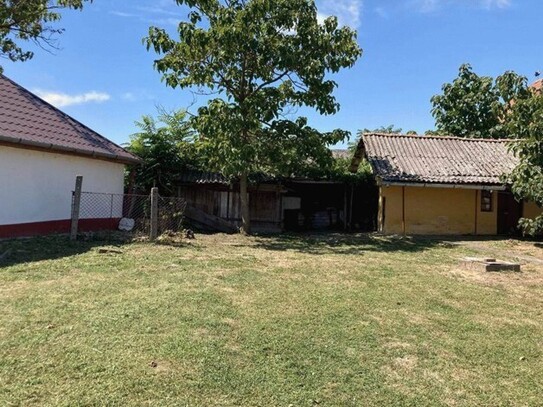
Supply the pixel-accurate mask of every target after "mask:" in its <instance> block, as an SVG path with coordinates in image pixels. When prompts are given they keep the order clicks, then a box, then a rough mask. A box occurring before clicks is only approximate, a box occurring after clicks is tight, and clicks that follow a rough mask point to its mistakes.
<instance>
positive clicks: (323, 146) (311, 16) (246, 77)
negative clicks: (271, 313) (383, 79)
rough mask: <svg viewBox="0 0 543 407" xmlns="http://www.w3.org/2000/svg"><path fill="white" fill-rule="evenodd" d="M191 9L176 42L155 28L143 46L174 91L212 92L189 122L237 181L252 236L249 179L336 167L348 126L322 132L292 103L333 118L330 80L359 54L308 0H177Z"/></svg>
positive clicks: (214, 165)
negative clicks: (337, 148)
mask: <svg viewBox="0 0 543 407" xmlns="http://www.w3.org/2000/svg"><path fill="white" fill-rule="evenodd" d="M176 2H177V4H179V5H184V6H188V7H189V8H190V10H191V11H190V13H189V15H188V19H187V20H186V21H182V22H180V24H179V26H178V34H179V38H177V39H174V38H172V37H171V36H170V35H169V34H168V33H167V32H166V30H164V29H161V28H157V27H151V28H150V30H149V36H148V37H147V38H146V39H145V41H146V44H147V48H148V49H151V48H152V49H153V50H154V51H155V52H157V53H158V54H159V55H160V58H159V59H157V60H156V61H155V68H156V69H157V70H158V71H159V72H161V73H162V75H163V80H164V81H165V82H166V84H167V85H168V86H171V87H173V88H177V87H179V88H189V89H194V88H198V89H206V90H207V91H209V92H210V93H211V94H212V95H213V96H212V98H211V100H209V101H208V103H207V105H206V106H203V107H200V108H199V109H198V114H197V115H196V116H195V117H193V118H192V120H191V122H192V124H193V126H194V128H195V129H196V130H197V131H198V133H199V134H200V136H199V137H200V139H199V141H200V142H201V143H202V146H203V147H204V150H205V151H206V152H207V155H208V157H209V159H208V165H209V166H210V168H211V169H214V170H217V171H220V172H222V173H223V174H225V175H226V176H236V177H239V179H240V194H241V195H240V196H241V202H242V220H243V230H244V231H246V232H249V230H250V223H249V210H248V201H247V193H246V192H247V175H248V174H249V173H251V172H266V173H271V174H278V175H288V174H289V173H292V172H295V171H296V170H297V169H299V168H300V166H305V165H308V164H316V165H320V166H323V167H326V166H330V165H332V163H333V160H332V156H331V153H330V151H329V149H328V146H330V145H333V144H336V143H337V142H339V141H341V140H343V139H345V137H346V136H347V135H348V133H347V132H345V131H342V130H334V131H330V132H325V133H321V132H319V131H318V130H316V129H314V128H313V127H311V126H309V124H308V121H307V119H306V118H304V117H296V118H295V117H293V116H294V115H293V114H292V111H291V109H293V108H294V109H296V108H298V107H301V106H308V107H311V108H315V109H316V110H317V111H318V112H319V113H321V114H334V113H336V112H337V111H338V110H339V104H338V103H337V101H336V99H335V97H334V96H333V91H334V89H335V88H336V86H337V84H336V83H335V82H334V81H333V80H332V79H330V77H329V76H328V75H329V74H330V73H336V72H338V71H339V70H340V69H342V68H348V67H351V66H353V64H354V63H355V62H356V60H357V59H358V58H359V56H360V55H361V52H362V51H361V49H360V47H359V46H358V44H357V42H356V32H355V31H354V30H352V29H351V28H348V27H340V26H339V25H338V21H337V19H336V18H335V17H328V18H326V19H325V20H324V21H323V22H322V23H319V20H318V18H317V9H316V6H315V3H314V1H313V0H227V1H219V0H176Z"/></svg>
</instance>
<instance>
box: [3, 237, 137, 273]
mask: <svg viewBox="0 0 543 407" xmlns="http://www.w3.org/2000/svg"><path fill="white" fill-rule="evenodd" d="M127 242H128V240H127V239H126V238H121V237H119V236H116V235H109V234H100V235H96V236H92V237H89V236H83V237H82V238H81V239H79V240H77V241H75V242H74V241H71V240H70V238H69V237H68V236H66V235H53V236H43V237H41V236H40V237H33V238H27V239H12V240H3V241H0V256H2V255H3V257H2V258H1V259H0V270H1V269H2V268H5V267H10V266H16V265H21V264H26V263H32V262H38V261H44V260H56V259H62V258H65V257H70V256H76V255H78V254H83V253H86V252H88V251H90V250H92V249H94V248H96V247H101V246H108V247H112V246H113V247H116V248H120V247H121V246H122V245H123V244H125V243H127Z"/></svg>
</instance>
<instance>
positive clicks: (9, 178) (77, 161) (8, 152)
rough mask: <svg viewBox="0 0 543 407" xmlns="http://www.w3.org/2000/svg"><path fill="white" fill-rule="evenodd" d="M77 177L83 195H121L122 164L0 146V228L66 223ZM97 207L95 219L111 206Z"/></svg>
mask: <svg viewBox="0 0 543 407" xmlns="http://www.w3.org/2000/svg"><path fill="white" fill-rule="evenodd" d="M77 175H82V176H83V191H91V192H102V193H110V194H122V193H123V185H124V181H123V178H124V166H123V165H122V164H118V163H114V162H110V161H103V160H97V159H91V158H84V157H76V156H71V155H65V154H56V153H49V152H41V151H33V150H26V149H22V148H13V147H6V146H0V225H13V224H20V223H33V222H46V221H54V220H64V219H69V218H70V214H71V194H72V191H73V189H74V185H75V177H76V176H77ZM100 205H101V206H103V207H104V208H102V209H99V213H102V212H103V213H104V214H103V215H99V216H96V217H101V216H104V217H105V216H106V212H107V216H109V214H110V211H111V205H107V204H104V203H102V204H100ZM101 206H99V207H100V208H101ZM115 206H116V207H117V206H118V205H115ZM106 207H107V208H106ZM114 210H115V211H118V210H119V209H118V208H117V209H114Z"/></svg>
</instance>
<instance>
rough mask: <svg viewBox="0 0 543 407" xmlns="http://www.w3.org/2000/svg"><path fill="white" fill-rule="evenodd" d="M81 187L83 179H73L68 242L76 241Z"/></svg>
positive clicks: (79, 176)
mask: <svg viewBox="0 0 543 407" xmlns="http://www.w3.org/2000/svg"><path fill="white" fill-rule="evenodd" d="M82 186H83V177H82V176H81V175H78V176H77V177H75V190H74V196H73V199H72V226H71V228H70V240H77V226H78V223H79V209H80V207H81V187H82Z"/></svg>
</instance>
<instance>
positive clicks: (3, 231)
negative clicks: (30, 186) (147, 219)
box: [0, 218, 120, 239]
mask: <svg viewBox="0 0 543 407" xmlns="http://www.w3.org/2000/svg"><path fill="white" fill-rule="evenodd" d="M119 221H120V218H119V219H80V220H79V228H78V229H79V232H97V231H100V230H116V229H117V226H118V225H119ZM70 225H71V220H70V219H64V220H52V221H47V222H33V223H19V224H16V225H0V238H1V239H5V238H11V237H31V236H44V235H51V234H55V233H69V232H70Z"/></svg>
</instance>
